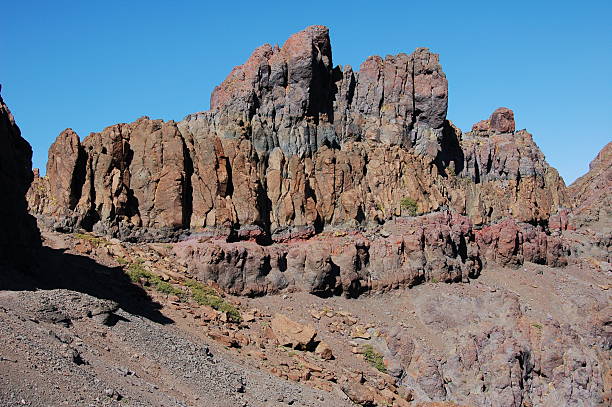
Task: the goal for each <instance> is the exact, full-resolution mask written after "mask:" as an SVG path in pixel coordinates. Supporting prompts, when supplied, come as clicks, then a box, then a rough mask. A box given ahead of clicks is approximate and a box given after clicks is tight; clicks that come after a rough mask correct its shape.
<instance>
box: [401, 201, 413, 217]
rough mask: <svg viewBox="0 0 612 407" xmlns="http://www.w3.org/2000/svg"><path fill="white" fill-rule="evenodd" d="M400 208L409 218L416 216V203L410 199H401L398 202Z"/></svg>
mask: <svg viewBox="0 0 612 407" xmlns="http://www.w3.org/2000/svg"><path fill="white" fill-rule="evenodd" d="M400 208H401V209H402V210H405V211H406V212H408V215H409V216H416V214H417V203H416V201H415V200H414V199H412V198H407V197H406V198H402V199H401V201H400Z"/></svg>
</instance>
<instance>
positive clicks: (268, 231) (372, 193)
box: [28, 26, 567, 242]
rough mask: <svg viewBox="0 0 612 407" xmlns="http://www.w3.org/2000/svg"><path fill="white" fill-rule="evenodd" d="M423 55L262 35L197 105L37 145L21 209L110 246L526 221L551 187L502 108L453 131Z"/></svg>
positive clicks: (434, 63)
mask: <svg viewBox="0 0 612 407" xmlns="http://www.w3.org/2000/svg"><path fill="white" fill-rule="evenodd" d="M447 104H448V84H447V81H446V77H445V75H444V72H443V71H442V68H441V66H440V64H439V62H438V56H437V55H436V54H433V53H431V52H430V51H429V50H427V49H423V48H420V49H417V50H416V51H415V52H413V53H412V54H410V55H406V54H398V55H395V56H388V57H386V58H384V59H383V58H380V57H377V56H375V57H370V58H368V59H367V60H366V61H365V62H363V63H362V64H361V66H360V69H359V71H353V70H352V68H351V67H350V66H346V67H344V68H342V67H340V66H336V67H334V66H333V64H332V52H331V44H330V40H329V34H328V30H327V28H325V27H321V26H313V27H309V28H307V29H305V30H304V31H302V32H300V33H298V34H295V35H294V36H292V37H291V38H289V39H288V40H287V41H286V43H285V44H284V45H283V46H282V47H280V48H279V47H278V46H275V47H272V46H270V45H264V46H262V47H260V48H258V49H257V50H255V52H254V53H253V54H252V56H251V57H250V58H249V59H248V61H247V62H246V63H245V64H244V65H241V66H238V67H236V68H234V69H233V70H232V72H231V73H230V74H229V76H228V77H227V79H226V80H225V81H224V82H223V83H222V84H221V85H219V86H218V87H217V88H215V90H214V92H213V94H212V96H211V110H210V111H207V112H202V113H196V114H192V115H189V116H187V117H186V118H185V119H184V120H182V121H180V122H173V121H169V122H163V121H161V120H151V119H149V118H146V117H143V118H141V119H138V120H137V121H136V122H133V123H129V124H117V125H114V126H110V127H108V128H106V129H104V130H103V131H102V132H101V133H92V134H91V135H89V136H88V137H86V138H85V139H84V140H83V141H80V140H79V139H78V136H77V135H76V134H75V133H74V132H73V131H72V130H70V129H67V130H66V131H64V132H63V133H62V134H60V136H59V137H58V139H57V140H56V142H55V143H54V145H53V146H52V147H51V149H50V153H49V162H48V169H47V174H46V176H45V177H43V178H40V177H39V178H37V179H36V180H35V182H34V186H33V187H32V188H31V189H30V192H29V193H28V202H29V204H30V210H31V211H32V212H33V213H35V214H37V215H38V216H39V218H40V219H41V220H43V221H45V222H46V223H47V224H48V225H49V226H51V227H53V228H55V229H56V230H66V231H70V230H75V229H78V228H83V229H85V230H90V231H91V230H93V231H95V232H97V233H102V234H108V235H111V236H116V237H119V238H121V239H124V240H132V241H135V240H140V241H145V240H160V239H174V238H176V236H178V235H179V234H180V233H181V231H190V232H201V231H208V232H210V233H219V234H222V235H225V236H230V235H232V234H234V235H237V238H239V237H240V236H241V235H242V236H244V235H247V236H249V237H257V238H258V239H259V240H260V241H262V242H275V241H280V240H283V239H284V238H285V237H286V236H287V235H292V234H295V233H298V234H303V233H308V234H310V235H313V234H316V233H320V232H321V231H322V230H324V229H327V228H330V227H351V228H357V227H368V225H376V224H381V223H384V222H386V221H388V220H390V219H392V218H394V217H396V216H399V215H402V214H405V213H406V211H405V210H404V209H403V207H402V203H401V202H402V200H410V201H411V202H412V201H413V202H414V204H416V213H418V214H424V213H429V212H432V211H439V210H443V209H444V208H450V209H452V210H454V211H456V212H458V213H460V214H464V215H467V216H468V217H470V219H471V220H472V222H473V223H475V224H477V225H482V224H487V223H490V222H492V221H497V220H500V219H502V218H504V217H506V216H507V214H509V213H510V214H511V215H512V216H513V217H514V218H516V219H517V220H518V221H521V222H532V223H539V222H542V221H545V220H546V219H548V217H549V216H550V215H551V214H552V213H555V212H556V210H557V208H558V207H559V206H560V205H564V204H565V203H566V201H567V197H566V192H565V186H564V184H563V181H562V180H561V178H560V177H559V176H558V174H557V172H556V171H555V170H554V169H552V168H551V167H550V166H548V164H547V163H546V161H545V160H544V156H543V155H542V153H541V152H540V151H539V149H538V148H537V146H536V145H535V143H534V142H533V140H532V137H531V135H530V134H529V133H527V132H526V131H519V132H515V131H514V119H513V114H512V112H511V111H510V110H508V109H505V110H504V109H501V110H498V111H496V112H495V113H494V114H493V115H492V117H491V119H490V120H489V121H487V122H486V123H490V124H487V125H484V124H479V125H477V126H475V129H474V131H472V132H470V133H468V134H466V135H462V134H461V132H460V131H459V130H458V129H457V128H455V127H454V126H452V124H451V123H450V122H448V121H447V120H446V110H447Z"/></svg>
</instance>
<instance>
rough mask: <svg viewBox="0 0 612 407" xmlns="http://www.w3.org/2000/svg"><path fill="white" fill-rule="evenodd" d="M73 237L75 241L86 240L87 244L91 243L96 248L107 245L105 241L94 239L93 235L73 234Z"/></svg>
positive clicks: (98, 238) (99, 238)
mask: <svg viewBox="0 0 612 407" xmlns="http://www.w3.org/2000/svg"><path fill="white" fill-rule="evenodd" d="M73 236H74V237H76V238H77V239H81V240H87V241H88V242H91V243H92V244H93V245H95V246H96V247H98V246H105V245H107V244H108V241H107V240H106V239H103V238H101V237H96V236H93V235H88V234H86V233H75V234H74V235H73Z"/></svg>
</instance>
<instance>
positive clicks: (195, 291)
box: [185, 280, 242, 322]
mask: <svg viewBox="0 0 612 407" xmlns="http://www.w3.org/2000/svg"><path fill="white" fill-rule="evenodd" d="M185 286H186V287H189V289H190V290H191V298H193V300H194V301H195V302H197V303H198V304H200V305H208V306H209V307H212V308H214V309H216V310H217V311H220V312H226V313H227V316H228V318H229V319H230V321H233V322H240V321H241V319H242V318H241V317H240V311H238V308H236V307H235V306H234V305H232V304H230V303H229V302H227V301H225V300H224V299H223V298H221V296H220V295H219V294H218V293H217V291H215V289H214V288H212V287H209V286H207V285H204V284H202V283H199V282H197V281H194V280H186V281H185Z"/></svg>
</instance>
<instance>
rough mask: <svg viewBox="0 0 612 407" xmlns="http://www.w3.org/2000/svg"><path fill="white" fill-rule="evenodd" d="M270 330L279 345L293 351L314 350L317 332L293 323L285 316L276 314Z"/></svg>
mask: <svg viewBox="0 0 612 407" xmlns="http://www.w3.org/2000/svg"><path fill="white" fill-rule="evenodd" d="M270 328H271V329H272V332H273V333H274V335H275V336H276V339H277V340H278V343H279V345H281V346H289V347H291V348H293V349H300V350H312V347H313V345H314V342H313V341H314V338H315V336H317V331H316V330H315V329H314V328H313V327H311V326H308V325H303V324H300V323H298V322H295V321H292V320H291V319H289V318H288V317H287V316H285V315H283V314H276V315H274V317H273V318H272V321H271V322H270Z"/></svg>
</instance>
